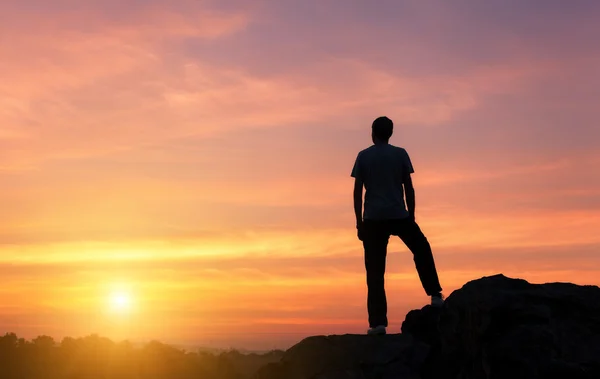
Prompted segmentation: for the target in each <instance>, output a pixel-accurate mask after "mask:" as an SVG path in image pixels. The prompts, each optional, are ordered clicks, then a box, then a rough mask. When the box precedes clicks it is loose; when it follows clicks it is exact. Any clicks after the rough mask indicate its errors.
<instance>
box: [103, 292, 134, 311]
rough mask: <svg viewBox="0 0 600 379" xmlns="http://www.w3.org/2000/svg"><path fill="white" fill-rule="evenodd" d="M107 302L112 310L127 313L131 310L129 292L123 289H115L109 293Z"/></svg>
mask: <svg viewBox="0 0 600 379" xmlns="http://www.w3.org/2000/svg"><path fill="white" fill-rule="evenodd" d="M108 303H109V306H110V309H111V310H112V311H113V312H117V313H127V312H129V311H131V306H132V299H131V294H130V293H129V292H125V291H115V292H113V293H111V294H110V296H109V299H108Z"/></svg>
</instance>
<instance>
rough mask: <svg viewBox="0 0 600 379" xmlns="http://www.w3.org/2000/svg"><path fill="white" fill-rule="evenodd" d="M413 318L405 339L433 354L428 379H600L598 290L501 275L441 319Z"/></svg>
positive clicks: (450, 305) (480, 284)
mask: <svg viewBox="0 0 600 379" xmlns="http://www.w3.org/2000/svg"><path fill="white" fill-rule="evenodd" d="M409 316H410V317H408V316H407V318H406V320H405V322H404V323H403V325H402V332H403V333H410V334H412V335H414V336H415V337H416V338H420V339H422V340H426V341H427V342H428V343H429V344H430V345H431V347H432V349H431V354H430V356H429V357H428V360H427V362H426V365H425V367H424V372H423V377H424V378H436V379H444V378H452V379H463V378H464V379H466V378H469V379H480V378H481V379H484V378H485V379H500V378H515V379H516V378H523V379H538V378H539V379H551V378H573V379H575V378H590V379H591V378H600V288H598V287H596V286H578V285H574V284H570V283H547V284H530V283H528V282H526V281H525V280H522V279H511V278H507V277H505V276H504V275H495V276H490V277H484V278H482V279H479V280H475V281H472V282H469V283H467V284H465V285H464V286H463V287H462V288H461V289H459V290H457V291H454V292H453V293H452V294H451V295H450V296H449V297H448V299H447V300H446V304H445V306H444V309H443V310H442V311H441V312H440V313H439V317H437V319H436V318H435V317H432V312H431V309H429V308H428V307H426V308H424V309H422V310H420V311H414V312H412V314H410V313H409ZM434 320H436V321H434ZM428 323H429V325H430V327H429V328H427V326H426V325H427V324H428ZM432 330H435V331H436V333H437V334H438V335H437V336H435V333H432V332H431V331H432ZM425 331H426V332H425Z"/></svg>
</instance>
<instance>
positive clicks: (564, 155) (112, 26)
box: [0, 0, 600, 349]
mask: <svg viewBox="0 0 600 379" xmlns="http://www.w3.org/2000/svg"><path fill="white" fill-rule="evenodd" d="M598 17H600V3H598V2H596V1H592V0H588V1H585V0H572V1H569V2H566V1H559V0H546V1H542V0H530V1H517V0H490V1H485V2H481V1H478V0H454V1H452V2H450V1H442V0H418V1H417V0H405V1H401V0H378V1H367V0H346V1H341V0H305V1H302V2H299V1H291V0H279V1H274V0H272V1H269V0H256V1H250V0H247V1H242V0H224V1H223V0H220V1H217V0H214V1H212V0H207V1H204V0H172V1H169V2H165V1H157V0H145V1H140V0H119V1H117V0H102V1H100V0H90V1H80V0H77V1H75V0H53V1H46V0H22V1H12V0H8V1H3V2H1V3H0V190H1V192H0V209H1V215H2V217H0V276H1V278H2V285H1V286H0V334H3V333H5V332H15V333H17V334H18V335H19V336H22V337H25V338H32V337H35V336H38V335H42V334H45V335H50V336H52V337H54V338H55V339H57V340H58V341H60V339H61V338H63V337H64V336H84V335H89V334H92V333H97V334H100V335H102V336H107V337H109V338H113V339H115V340H120V339H130V340H137V341H146V340H151V339H157V340H160V341H163V342H165V343H172V344H180V345H184V344H188V345H195V346H212V347H225V348H227V347H236V348H245V349H272V348H287V347H289V346H291V345H293V344H294V343H296V342H298V341H299V340H301V339H302V338H303V337H306V336H310V335H316V334H343V333H364V332H365V331H366V329H367V327H368V323H367V315H366V284H365V272H364V263H363V251H362V244H361V243H360V241H358V239H357V238H356V230H355V220H354V214H353V208H352V188H353V182H352V178H351V177H350V171H351V169H352V166H353V164H354V160H355V158H356V155H357V153H358V152H359V151H360V150H361V149H364V148H366V147H368V146H369V145H370V144H371V140H370V132H371V131H370V125H371V122H372V121H373V119H375V118H376V117H378V116H382V115H386V116H388V117H390V118H391V119H392V120H393V121H394V124H395V132H394V135H393V137H392V139H391V141H390V143H392V144H394V145H397V146H402V147H404V148H405V149H406V150H407V151H408V153H409V155H410V156H411V159H412V162H413V165H414V168H415V174H414V175H413V182H414V184H415V188H416V199H417V216H416V218H417V222H418V223H419V225H420V226H421V228H422V230H423V231H424V233H425V234H426V236H427V238H428V239H429V241H430V243H431V245H432V248H433V251H434V256H435V259H436V264H437V268H438V271H439V276H440V280H441V283H442V287H443V288H444V293H445V294H446V295H449V294H450V293H451V292H452V291H453V290H456V289H458V288H460V287H461V286H462V285H463V284H464V283H466V282H467V281H469V280H473V279H477V278H480V277H482V276H486V275H493V274H497V273H503V274H504V275H506V276H510V277H519V278H523V279H526V280H528V281H530V282H533V283H543V282H558V281H565V282H567V281H568V282H573V283H577V284H595V285H599V284H600V279H599V278H600V233H599V232H598V230H599V228H600V174H599V171H598V166H599V165H600V149H599V147H600V108H599V107H598V103H600V90H599V88H600V47H598V43H597V41H598V40H599V39H600V23H598V22H597V20H598ZM387 267H388V271H387V274H386V287H387V291H388V304H389V312H388V316H389V318H390V332H394V331H399V330H400V324H401V322H402V321H403V319H404V316H405V314H406V313H407V312H408V311H409V310H411V309H415V308H420V307H422V306H423V305H424V304H426V303H427V301H428V298H427V297H426V295H425V293H424V291H423V289H422V288H421V286H420V283H419V280H418V276H417V274H416V271H415V269H414V263H413V261H412V255H411V253H410V252H409V251H408V250H407V249H406V247H405V246H404V245H403V244H402V243H401V242H400V241H399V240H397V239H393V240H391V242H390V247H389V250H388V266H387Z"/></svg>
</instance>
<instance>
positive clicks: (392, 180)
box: [351, 144, 415, 220]
mask: <svg viewBox="0 0 600 379" xmlns="http://www.w3.org/2000/svg"><path fill="white" fill-rule="evenodd" d="M413 172H415V171H414V169H413V166H412V163H411V161H410V157H409V156H408V153H407V152H406V150H404V149H403V148H401V147H397V146H393V145H390V144H376V145H373V146H371V147H369V148H367V149H365V150H362V151H361V152H360V153H358V156H357V157H356V162H355V163H354V168H353V169H352V174H351V176H352V177H353V178H357V179H360V180H362V182H363V183H364V185H365V189H366V192H365V206H364V214H363V218H364V219H371V220H387V219H398V218H406V217H408V216H409V214H408V210H407V209H406V204H405V202H404V188H403V186H402V179H403V177H404V175H405V174H406V173H408V174H412V173H413Z"/></svg>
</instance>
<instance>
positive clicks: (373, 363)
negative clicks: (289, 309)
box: [255, 334, 429, 379]
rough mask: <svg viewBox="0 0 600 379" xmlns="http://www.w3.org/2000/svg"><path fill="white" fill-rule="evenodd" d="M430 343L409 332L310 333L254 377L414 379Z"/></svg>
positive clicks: (288, 378)
mask: <svg viewBox="0 0 600 379" xmlns="http://www.w3.org/2000/svg"><path fill="white" fill-rule="evenodd" d="M428 352H429V347H428V346H427V345H426V344H424V343H423V342H420V341H418V340H415V339H414V338H412V337H411V336H408V335H407V336H405V335H400V334H395V335H394V334H388V335H385V336H367V335H350V334H347V335H341V336H317V337H309V338H306V339H305V340H303V341H301V342H300V343H298V344H297V345H295V346H293V347H292V348H290V349H289V350H288V351H286V352H285V354H284V356H283V358H282V360H281V362H280V363H278V364H271V365H268V366H265V367H263V368H262V369H261V370H259V372H258V373H257V375H256V376H255V378H256V379H309V378H310V379H354V378H356V379H359V378H360V379H370V378H373V379H374V378H381V379H413V378H414V379H417V378H419V368H420V366H421V365H422V364H423V362H424V361H425V359H426V357H427V356H428Z"/></svg>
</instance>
